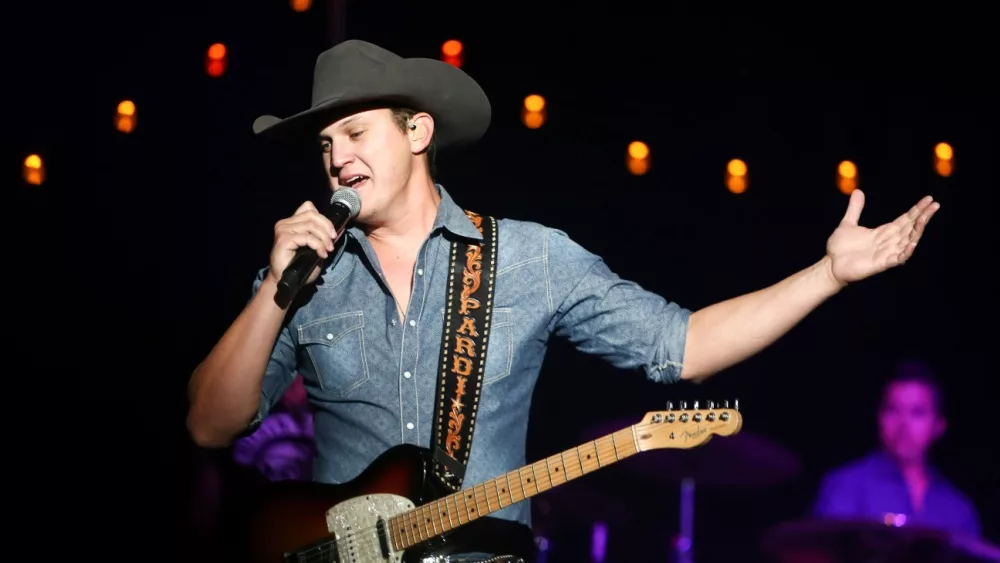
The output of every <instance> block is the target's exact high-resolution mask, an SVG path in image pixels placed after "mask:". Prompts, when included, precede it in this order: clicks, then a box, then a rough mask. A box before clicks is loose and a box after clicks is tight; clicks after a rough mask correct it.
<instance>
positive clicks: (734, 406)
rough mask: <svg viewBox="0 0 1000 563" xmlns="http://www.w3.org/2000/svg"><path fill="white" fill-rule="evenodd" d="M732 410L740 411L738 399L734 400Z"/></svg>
mask: <svg viewBox="0 0 1000 563" xmlns="http://www.w3.org/2000/svg"><path fill="white" fill-rule="evenodd" d="M733 408H734V409H736V410H740V400H739V399H736V400H735V404H734V405H733Z"/></svg>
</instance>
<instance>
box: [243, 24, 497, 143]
mask: <svg viewBox="0 0 1000 563" xmlns="http://www.w3.org/2000/svg"><path fill="white" fill-rule="evenodd" d="M377 107H383V108H385V107H400V108H409V109H412V110H416V111H421V112H427V113H429V114H430V115H431V116H432V117H433V118H434V125H435V127H434V140H435V145H436V146H437V147H438V148H439V149H444V148H450V147H454V146H459V145H466V144H471V143H473V142H475V141H477V140H478V139H479V138H480V137H482V136H483V134H484V133H486V129H487V128H488V127H489V124H490V113H491V109H490V102H489V99H487V97H486V93H485V92H483V89H482V88H481V87H480V86H479V84H477V83H476V81H475V80H473V79H472V77H470V76H469V75H468V74H466V73H465V72H463V71H462V70H460V69H459V68H457V67H455V66H452V65H450V64H448V63H445V62H441V61H437V60H434V59H421V58H411V59H404V58H402V57H400V56H399V55H396V54H395V53H392V52H390V51H388V50H386V49H383V48H382V47H379V46H377V45H373V44H371V43H367V42H365V41H358V40H355V39H352V40H349V41H344V42H343V43H340V44H338V45H336V46H334V47H333V48H331V49H328V50H326V51H324V52H323V53H321V54H320V55H319V57H317V59H316V67H315V69H314V71H313V88H312V107H310V108H309V109H307V110H305V111H303V112H300V113H297V114H295V115H293V116H291V117H286V118H284V119H280V118H278V117H274V116H273V115H263V116H260V117H258V118H257V119H256V120H255V121H254V124H253V130H254V132H255V133H256V134H258V135H262V136H275V137H284V138H290V137H303V136H305V137H309V138H313V137H315V136H317V135H319V133H320V131H322V130H323V129H324V128H325V127H327V126H329V125H330V124H331V123H333V122H335V121H337V120H339V119H342V118H343V117H346V116H347V115H350V114H352V113H356V112H357V111H361V110H364V109H374V108H377Z"/></svg>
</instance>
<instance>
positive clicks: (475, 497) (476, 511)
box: [472, 487, 483, 518]
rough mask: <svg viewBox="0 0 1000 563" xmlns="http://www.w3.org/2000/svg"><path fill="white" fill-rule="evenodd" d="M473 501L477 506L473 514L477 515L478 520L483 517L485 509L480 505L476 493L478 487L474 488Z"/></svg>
mask: <svg viewBox="0 0 1000 563" xmlns="http://www.w3.org/2000/svg"><path fill="white" fill-rule="evenodd" d="M472 499H473V501H474V502H475V504H476V508H475V509H474V510H473V512H475V513H476V518H478V517H480V516H482V515H483V508H482V507H481V506H480V505H479V495H478V494H477V493H476V487H472Z"/></svg>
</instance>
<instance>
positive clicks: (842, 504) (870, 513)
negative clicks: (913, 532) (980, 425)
mask: <svg viewBox="0 0 1000 563" xmlns="http://www.w3.org/2000/svg"><path fill="white" fill-rule="evenodd" d="M945 427H946V420H945V416H944V410H943V397H942V393H941V388H940V387H939V386H938V384H937V382H936V381H935V380H934V377H933V375H932V374H931V372H930V370H929V369H927V368H926V367H925V366H924V365H922V364H920V363H918V362H914V361H906V362H902V363H901V364H900V365H899V366H898V368H897V370H896V373H895V374H894V376H893V377H892V378H891V379H890V380H889V382H888V383H887V384H886V385H885V387H884V388H883V391H882V401H881V405H880V407H879V411H878V433H879V440H880V442H881V444H880V445H881V447H880V448H879V449H878V450H876V451H874V452H872V453H871V454H869V455H867V456H865V457H863V458H861V459H859V460H856V461H854V462H851V463H849V464H847V465H845V466H842V467H840V468H837V469H835V470H833V471H831V472H830V473H828V474H827V476H826V477H825V478H824V479H823V481H822V484H821V486H820V492H819V497H818V498H817V500H816V504H815V507H814V512H815V515H816V516H820V517H828V518H838V519H841V518H860V519H873V520H881V521H885V522H886V523H887V524H890V525H894V526H902V525H916V526H922V527H927V528H936V529H941V530H945V531H949V532H958V533H962V534H968V535H971V536H978V535H979V534H980V526H979V517H978V515H977V513H976V509H975V507H974V505H973V504H972V502H971V501H970V500H969V499H968V498H967V497H966V496H965V495H964V494H962V492H960V491H959V490H958V489H957V488H955V486H954V485H952V484H951V483H950V482H949V481H948V479H946V478H945V477H944V475H942V474H941V473H940V472H939V471H938V470H936V469H935V468H934V467H932V466H931V465H930V463H929V460H928V453H929V450H930V448H931V446H933V445H934V443H935V442H937V440H939V439H940V438H941V436H942V435H943V434H944V431H945Z"/></svg>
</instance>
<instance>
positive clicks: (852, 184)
mask: <svg viewBox="0 0 1000 563" xmlns="http://www.w3.org/2000/svg"><path fill="white" fill-rule="evenodd" d="M857 188H858V167H857V166H855V165H854V163H853V162H851V161H850V160H845V161H843V162H841V163H840V164H839V165H837V189H839V190H840V192H841V193H843V194H845V195H846V194H850V193H851V192H853V191H854V190H856V189H857Z"/></svg>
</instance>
